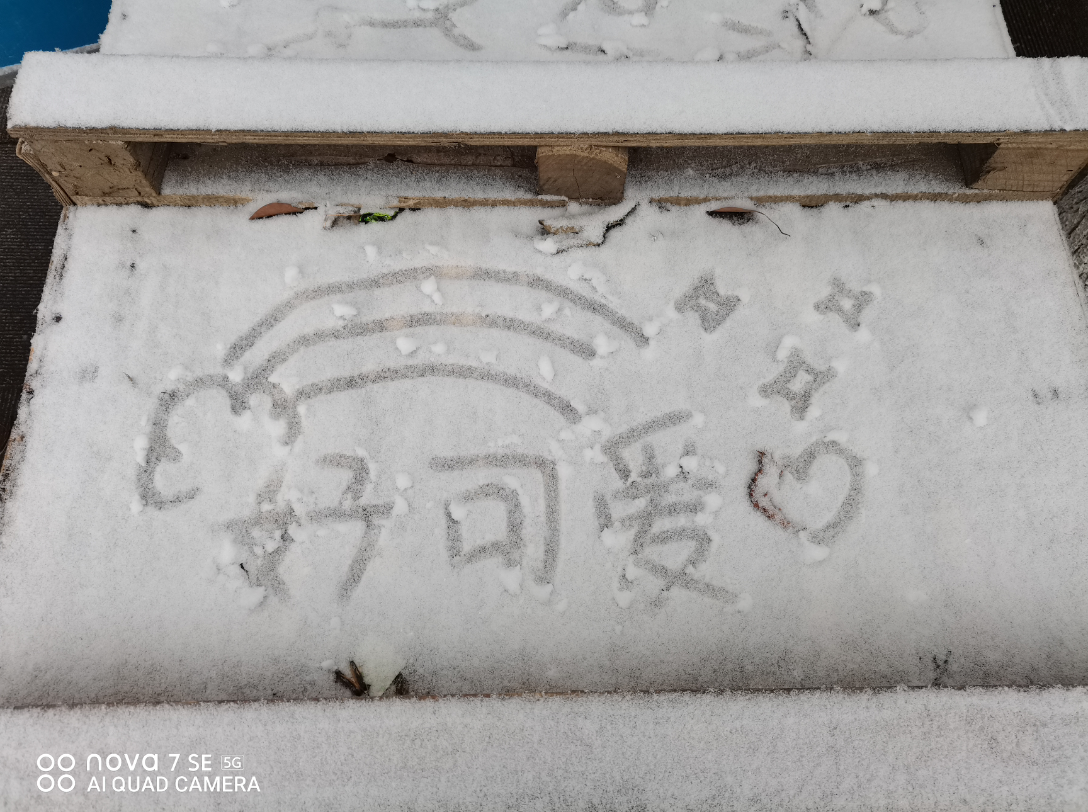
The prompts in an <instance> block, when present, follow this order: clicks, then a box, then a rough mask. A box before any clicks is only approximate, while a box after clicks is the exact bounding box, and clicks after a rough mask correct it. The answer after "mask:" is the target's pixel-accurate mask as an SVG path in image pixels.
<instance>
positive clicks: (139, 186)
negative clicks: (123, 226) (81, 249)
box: [19, 139, 171, 203]
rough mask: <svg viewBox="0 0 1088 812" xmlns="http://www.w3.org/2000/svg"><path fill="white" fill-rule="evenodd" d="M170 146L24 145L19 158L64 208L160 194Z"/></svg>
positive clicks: (113, 143)
mask: <svg viewBox="0 0 1088 812" xmlns="http://www.w3.org/2000/svg"><path fill="white" fill-rule="evenodd" d="M170 149H171V147H170V144H167V143H150V142H131V141H112V140H110V141H103V140H88V141H72V140H56V139H34V140H24V141H23V143H22V146H21V147H20V149H19V155H20V157H21V158H23V160H25V161H27V163H29V164H30V165H31V166H33V167H34V168H35V169H37V170H38V172H39V173H41V174H42V176H43V177H44V178H45V179H46V180H47V181H49V184H50V185H51V186H52V187H53V189H54V192H58V191H59V192H60V194H58V195H57V196H58V198H63V197H66V198H68V200H67V201H65V200H64V199H62V200H61V202H65V203H71V202H77V201H78V199H79V198H95V199H104V200H112V199H128V198H134V197H152V196H156V195H158V194H159V191H160V189H161V187H162V177H163V174H164V173H165V172H166V165H167V162H168V161H169V159H170Z"/></svg>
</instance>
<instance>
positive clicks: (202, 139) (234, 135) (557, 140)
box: [9, 127, 1088, 147]
mask: <svg viewBox="0 0 1088 812" xmlns="http://www.w3.org/2000/svg"><path fill="white" fill-rule="evenodd" d="M9 132H10V133H11V134H12V135H13V136H16V137H19V138H26V139H34V138H48V139H54V140H76V141H81V140H120V141H149V142H168V143H198V144H359V145H371V146H462V145H476V146H527V147H540V146H593V145H597V146H613V147H682V146H691V147H696V146H764V145H765V146H773V145H784V144H942V143H943V144H988V143H992V144H1005V143H1017V144H1032V145H1039V146H1083V147H1088V132H1086V131H1082V130H1072V131H1063V132H1015V131H1010V130H1006V131H1001V132H903V133H867V132H849V133H706V134H703V133H700V134H683V133H456V132H450V133H380V132H371V133H359V132H355V133H352V132H271V131H260V130H216V131H214V132H212V131H208V130H142V129H133V128H120V127H106V128H100V129H81V128H66V127H64V128H62V127H58V128H52V127H48V128H46V127H11V128H9Z"/></svg>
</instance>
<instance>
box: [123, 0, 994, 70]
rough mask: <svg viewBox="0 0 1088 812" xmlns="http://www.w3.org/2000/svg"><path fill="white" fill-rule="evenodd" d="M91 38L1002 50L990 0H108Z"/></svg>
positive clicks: (735, 52) (229, 49)
mask: <svg viewBox="0 0 1088 812" xmlns="http://www.w3.org/2000/svg"><path fill="white" fill-rule="evenodd" d="M102 51H103V53H114V54H158V55H180V56H201V57H207V56H217V55H219V56H238V57H294V56H301V57H316V58H329V57H332V58H337V59H345V58H347V59H385V60H389V59H405V58H409V59H429V60H454V59H457V60H487V61H496V60H511V61H524V60H538V61H539V60H554V61H573V60H611V59H636V60H669V61H678V62H691V61H718V60H721V61H726V62H729V61H743V60H753V59H759V60H784V59H794V60H796V59H808V58H818V59H950V58H955V57H976V58H979V57H981V58H987V57H1008V56H1013V49H1012V45H1011V43H1010V41H1009V38H1008V34H1007V33H1006V31H1005V23H1004V19H1003V18H1002V16H1001V10H1000V6H999V5H998V4H997V3H995V2H993V0H867V2H860V0H803V2H798V0H727V2H723V1H722V0H676V2H669V0H339V2H338V3H337V4H336V5H335V6H330V5H320V4H316V3H299V2H294V1H293V0H219V2H218V3H217V2H214V0H202V2H199V3H198V2H195V1H194V0H189V2H172V3H163V2H159V0H114V3H113V10H112V12H111V14H110V21H109V25H108V27H107V28H106V31H105V33H104V34H103V35H102ZM386 78H388V75H387V74H377V75H376V76H374V77H373V80H374V81H383V80H385V79H386Z"/></svg>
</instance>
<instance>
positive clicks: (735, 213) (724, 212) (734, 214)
mask: <svg viewBox="0 0 1088 812" xmlns="http://www.w3.org/2000/svg"><path fill="white" fill-rule="evenodd" d="M707 214H709V215H710V216H711V217H719V218H721V219H723V220H747V219H750V217H751V215H753V214H759V215H762V216H763V217H766V218H767V219H768V220H771V218H770V217H769V216H768V215H766V214H764V213H763V212H761V211H757V210H756V209H742V208H741V207H740V206H722V207H721V208H720V209H711V210H710V211H708V212H707ZM771 225H773V226H774V227H775V228H777V229H778V233H779V234H781V235H782V236H784V237H788V236H790V235H789V234H787V233H786V232H785V231H783V230H782V227H781V226H780V225H778V223H776V222H775V221H774V220H771Z"/></svg>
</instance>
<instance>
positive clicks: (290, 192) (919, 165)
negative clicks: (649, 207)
mask: <svg viewBox="0 0 1088 812" xmlns="http://www.w3.org/2000/svg"><path fill="white" fill-rule="evenodd" d="M819 149H820V148H811V147H810V148H808V149H807V150H806V152H805V153H804V154H803V155H798V154H797V153H796V152H793V153H792V154H791V152H790V151H789V150H788V149H781V150H776V149H774V148H767V147H754V148H745V147H692V148H687V147H671V148H663V149H639V148H636V149H634V150H632V151H631V155H630V161H629V163H628V170H627V183H626V193H627V195H628V196H629V197H634V198H661V197H702V198H731V197H737V196H750V197H754V196H758V195H772V194H791V195H820V194H835V193H841V194H872V195H879V194H904V193H905V194H911V193H935V192H936V193H941V192H944V193H955V194H959V195H965V194H971V193H972V190H970V189H966V188H965V187H964V185H963V168H962V166H961V164H960V159H959V153H958V152H957V151H956V147H955V146H954V145H947V144H916V145H911V146H899V147H891V148H889V147H886V146H885V147H879V146H878V147H872V146H860V145H855V146H850V147H835V148H831V149H828V148H823V151H822V152H818V151H817V150H819ZM768 153H771V154H770V155H768ZM182 154H184V155H185V156H186V157H185V159H181V160H174V161H171V163H170V165H169V167H168V168H167V170H166V175H165V177H164V178H163V183H162V193H163V194H171V195H247V196H250V197H252V198H258V197H269V198H270V199H273V200H275V199H279V200H305V201H329V202H333V203H355V204H364V203H365V205H369V206H375V207H379V208H380V207H383V206H389V205H395V204H396V201H397V199H398V198H400V197H407V196H413V195H419V196H427V197H468V198H476V199H479V198H493V199H506V200H517V199H521V200H524V199H528V198H533V197H536V196H537V188H536V187H537V177H536V172H535V171H532V170H528V169H521V168H515V167H480V166H476V167H445V166H420V165H418V164H415V163H408V162H407V161H403V160H398V161H397V162H396V163H387V162H385V161H384V160H382V159H381V158H379V157H375V158H374V159H373V160H371V161H369V162H367V163H364V164H360V165H355V166H343V165H340V166H337V165H328V166H317V167H315V166H313V165H312V164H311V160H312V159H308V160H305V161H298V162H296V163H293V164H292V163H291V162H289V161H287V160H283V159H280V158H277V157H276V156H271V157H267V158H261V157H260V156H254V157H253V158H252V159H250V160H237V158H238V152H237V150H234V149H230V148H227V149H224V150H223V153H222V154H219V153H217V151H216V150H215V148H207V147H203V148H199V149H193V148H192V147H191V146H190V147H185V148H183V152H182ZM316 160H320V158H317V159H316ZM329 163H333V160H329ZM978 194H980V195H982V194H985V192H982V191H980V192H978Z"/></svg>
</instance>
